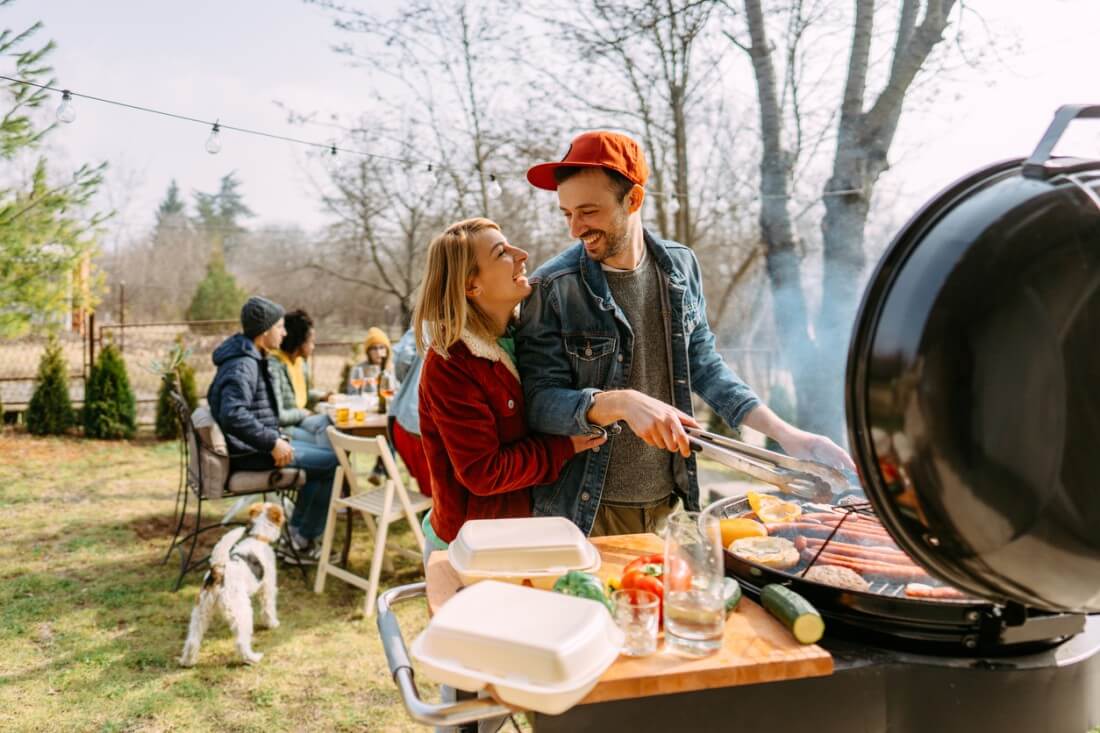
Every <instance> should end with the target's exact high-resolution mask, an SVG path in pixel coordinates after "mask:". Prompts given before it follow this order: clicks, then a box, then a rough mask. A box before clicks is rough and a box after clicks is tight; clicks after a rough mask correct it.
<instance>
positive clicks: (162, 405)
mask: <svg viewBox="0 0 1100 733" xmlns="http://www.w3.org/2000/svg"><path fill="white" fill-rule="evenodd" d="M189 353H190V352H189V351H185V350H184V348H183V344H182V343H181V342H180V341H179V340H177V341H176V345H175V346H173V347H172V350H171V351H169V352H168V358H167V359H166V360H165V361H164V362H162V363H158V364H156V365H155V371H157V372H158V373H159V374H160V375H161V382H160V391H159V392H158V393H157V419H156V428H155V432H156V436H157V437H158V438H160V439H161V440H171V439H173V438H178V437H179V419H178V418H177V417H176V409H175V407H173V405H172V403H171V401H170V400H169V397H168V395H169V393H170V392H172V391H178V392H179V393H180V395H181V396H182V397H183V400H184V402H186V403H187V406H188V407H189V408H191V409H192V410H194V409H195V408H196V407H197V406H198V404H199V395H198V390H197V389H196V387H195V370H194V369H192V368H191V366H190V365H189V364H188V363H187V361H186V359H187V356H188V354H189ZM177 382H178V384H179V385H180V386H179V387H178V388H177V386H176V385H177Z"/></svg>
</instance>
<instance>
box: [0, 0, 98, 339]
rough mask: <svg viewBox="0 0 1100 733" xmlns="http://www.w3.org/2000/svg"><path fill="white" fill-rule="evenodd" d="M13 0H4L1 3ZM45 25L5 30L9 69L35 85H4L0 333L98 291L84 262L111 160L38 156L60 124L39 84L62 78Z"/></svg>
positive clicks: (84, 302) (0, 100) (93, 240)
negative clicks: (57, 164)
mask: <svg viewBox="0 0 1100 733" xmlns="http://www.w3.org/2000/svg"><path fill="white" fill-rule="evenodd" d="M8 4H9V0H0V8H2V7H3V6H6V5H8ZM42 27H43V26H42V23H40V22H39V23H35V24H33V25H32V26H30V27H29V28H26V29H25V30H23V31H17V30H13V29H10V28H8V29H3V30H2V32H0V57H3V58H4V59H5V64H6V65H5V68H6V69H8V70H7V71H5V72H4V73H5V74H8V75H9V76H11V77H16V78H18V79H22V80H27V81H30V82H31V84H33V86H32V85H28V84H20V83H17V82H14V81H12V82H10V83H5V84H3V85H0V108H2V109H3V114H0V166H3V169H4V172H5V175H4V177H3V181H2V182H0V339H5V338H12V337H16V336H21V335H23V334H25V333H27V332H28V331H30V330H31V329H32V328H33V327H34V326H35V325H36V324H39V323H42V322H47V323H48V322H52V321H59V320H61V319H63V318H64V317H65V316H66V315H67V314H69V313H71V312H72V311H73V310H74V308H80V307H88V306H91V305H94V304H95V303H94V301H95V299H96V294H97V290H98V285H97V281H98V278H97V277H96V275H95V270H94V268H93V267H92V266H91V265H90V264H89V265H88V268H87V270H82V267H83V265H82V263H85V262H87V263H91V261H92V260H91V259H90V258H91V257H92V255H93V254H94V253H95V251H96V250H97V248H98V243H97V242H98V238H99V236H100V228H101V227H100V224H101V223H102V222H103V220H104V218H105V215H104V214H98V213H94V212H93V211H91V209H92V208H93V207H94V201H95V199H96V196H97V192H98V190H99V188H100V186H101V184H102V183H103V172H104V169H105V164H104V165H99V166H90V165H81V166H70V167H67V168H66V169H61V170H56V171H54V170H52V169H51V166H50V165H49V163H48V161H47V159H46V157H45V156H43V155H41V154H38V155H37V159H34V158H33V157H32V156H34V155H35V154H36V151H40V150H42V149H43V145H44V142H45V139H46V137H47V136H48V135H49V133H50V132H51V130H53V129H54V128H55V127H56V125H50V124H48V122H47V121H46V115H45V114H42V113H43V111H45V110H47V109H51V108H52V107H53V106H54V105H56V104H57V97H56V95H55V94H54V93H53V92H51V91H47V90H45V89H42V88H39V86H38V85H41V84H46V85H49V84H54V83H56V79H55V78H54V77H53V69H52V67H51V66H50V64H49V61H48V57H49V56H50V54H51V53H52V52H53V50H54V48H55V45H54V43H53V41H46V42H45V43H43V44H41V45H38V44H37V43H36V42H35V36H36V34H37V33H38V32H39V31H40V30H41V29H42ZM36 46H37V47H36ZM9 67H10V68H9ZM23 161H25V163H26V165H24V164H23ZM24 168H25V169H26V174H25V175H24V174H20V173H18V171H20V170H23V169H24Z"/></svg>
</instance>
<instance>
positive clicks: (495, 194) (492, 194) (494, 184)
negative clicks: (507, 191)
mask: <svg viewBox="0 0 1100 733" xmlns="http://www.w3.org/2000/svg"><path fill="white" fill-rule="evenodd" d="M502 193H504V189H503V188H501V185H500V181H498V180H497V177H496V176H495V175H494V174H492V173H490V174H489V198H491V199H497V198H500V195H501V194H502Z"/></svg>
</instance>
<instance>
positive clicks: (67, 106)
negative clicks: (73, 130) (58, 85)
mask: <svg viewBox="0 0 1100 733" xmlns="http://www.w3.org/2000/svg"><path fill="white" fill-rule="evenodd" d="M75 119H76V109H75V108H74V107H73V95H72V94H70V93H69V90H68V89H62V90H61V104H60V105H59V106H58V108H57V121H58V122H64V123H65V124H69V123H70V122H72V121H73V120H75Z"/></svg>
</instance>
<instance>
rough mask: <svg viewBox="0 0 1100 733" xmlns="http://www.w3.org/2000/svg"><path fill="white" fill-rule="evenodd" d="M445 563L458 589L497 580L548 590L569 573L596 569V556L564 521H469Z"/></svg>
mask: <svg viewBox="0 0 1100 733" xmlns="http://www.w3.org/2000/svg"><path fill="white" fill-rule="evenodd" d="M447 559H448V560H449V561H450V563H451V566H452V567H454V569H455V571H456V572H457V573H458V576H459V578H460V580H461V581H462V584H463V585H472V584H474V583H477V582H478V581H481V580H499V581H501V582H504V583H519V584H528V585H531V586H533V587H535V588H549V587H551V586H552V585H553V584H554V581H555V580H557V579H558V578H559V577H561V576H562V575H564V574H565V573H567V572H569V571H570V570H583V571H584V572H595V571H596V570H599V568H600V553H599V552H598V551H597V550H596V548H595V547H593V546H592V543H590V542H589V541H588V539H587V538H586V537H585V536H584V534H582V533H581V531H580V530H579V529H578V528H577V525H575V524H573V523H572V522H570V521H569V520H568V519H566V518H564V517H525V518H518V519H473V520H470V521H468V522H466V523H465V524H463V525H462V529H460V530H459V531H458V536H457V537H455V539H454V542H452V543H451V544H450V546H449V547H448V548H447ZM525 581H526V582H525Z"/></svg>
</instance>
